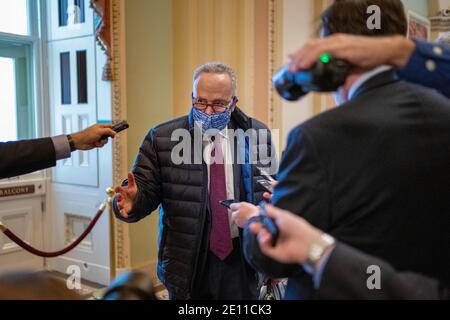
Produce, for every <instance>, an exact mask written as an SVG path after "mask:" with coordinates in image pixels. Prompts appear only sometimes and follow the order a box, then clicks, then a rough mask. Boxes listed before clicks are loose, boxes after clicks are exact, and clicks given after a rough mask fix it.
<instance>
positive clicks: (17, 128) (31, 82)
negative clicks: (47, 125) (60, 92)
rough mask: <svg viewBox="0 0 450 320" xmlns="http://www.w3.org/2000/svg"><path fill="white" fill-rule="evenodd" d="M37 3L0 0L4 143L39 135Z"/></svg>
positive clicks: (1, 129) (1, 131) (0, 125)
mask: <svg viewBox="0 0 450 320" xmlns="http://www.w3.org/2000/svg"><path fill="white" fill-rule="evenodd" d="M36 5H37V1H30V0H0V88H1V90H0V114H1V116H0V141H14V140H18V139H28V138H33V137H35V136H36V129H37V128H36V116H35V115H36V104H35V97H34V88H35V87H36V85H37V78H36V77H35V64H36V62H37V61H36V56H37V55H36V52H35V50H36V45H37V42H38V41H40V40H39V36H38V34H37V30H36V29H37V28H36V27H35V26H36V24H35V23H34V22H33V21H31V17H32V16H33V14H32V12H36V10H37V9H36V7H35V6H36Z"/></svg>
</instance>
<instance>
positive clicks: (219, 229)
mask: <svg viewBox="0 0 450 320" xmlns="http://www.w3.org/2000/svg"><path fill="white" fill-rule="evenodd" d="M212 140H213V141H214V148H213V150H212V152H211V164H210V167H209V174H210V177H209V179H210V182H209V201H210V207H211V220H212V223H211V236H210V243H209V246H210V249H211V251H212V252H213V253H214V254H215V255H216V256H217V257H218V258H219V259H220V260H221V261H223V260H225V259H226V258H227V257H228V256H229V255H230V253H231V251H233V242H232V240H231V231H230V222H229V218H228V209H227V208H226V207H224V206H222V205H221V204H220V203H219V201H221V200H227V188H226V180H225V165H224V159H223V153H222V148H221V145H220V138H216V139H214V138H213V139H212Z"/></svg>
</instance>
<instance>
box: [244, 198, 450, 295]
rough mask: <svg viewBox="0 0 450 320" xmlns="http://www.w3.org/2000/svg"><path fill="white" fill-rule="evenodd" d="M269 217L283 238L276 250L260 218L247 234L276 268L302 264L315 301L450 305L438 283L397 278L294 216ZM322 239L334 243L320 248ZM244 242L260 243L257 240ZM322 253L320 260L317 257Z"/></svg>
mask: <svg viewBox="0 0 450 320" xmlns="http://www.w3.org/2000/svg"><path fill="white" fill-rule="evenodd" d="M243 206H245V204H243ZM243 209H244V210H247V211H248V209H250V210H251V208H243ZM266 213H267V215H268V216H269V217H271V218H273V219H274V221H275V223H276V225H277V227H278V229H279V232H280V236H279V238H278V240H277V243H276V246H272V245H271V241H272V236H271V235H270V233H268V232H267V231H266V229H265V228H264V227H263V225H262V224H261V223H260V222H258V219H257V218H256V219H253V220H252V223H251V225H250V227H249V229H250V230H251V232H252V233H254V234H257V240H258V245H259V246H260V248H261V251H262V253H264V254H265V255H267V256H269V257H271V258H273V259H275V260H276V261H278V262H283V263H291V264H298V268H302V266H303V267H304V268H305V270H308V271H309V272H310V273H311V276H312V278H313V282H314V288H315V292H314V295H315V297H316V298H317V299H324V300H329V299H364V300H367V299H377V300H379V299H383V300H392V299H395V300H399V299H407V300H416V299H421V300H423V299H427V300H438V299H442V300H448V299H450V295H449V293H450V292H449V290H448V288H444V287H443V286H442V285H441V284H439V281H437V280H436V279H432V278H429V277H426V276H423V275H421V274H417V273H409V272H397V271H396V270H395V269H394V268H393V267H392V266H391V265H390V264H389V263H387V262H386V261H383V260H381V259H379V258H375V257H373V256H370V255H367V254H365V253H362V252H361V251H359V250H356V249H354V248H352V247H349V246H347V245H345V244H344V243H341V242H339V241H335V240H334V239H332V238H331V237H330V236H329V235H326V234H324V233H323V231H321V230H319V229H317V228H315V227H313V226H312V225H311V224H309V223H308V222H307V221H306V220H304V219H303V218H301V217H299V216H297V215H294V214H293V213H291V212H288V211H284V210H281V209H278V208H275V207H272V206H270V205H267V206H266ZM323 237H328V238H331V239H332V240H331V241H330V242H329V243H327V244H326V245H325V246H324V247H321V241H322V238H323ZM246 239H247V240H249V241H255V240H256V238H254V237H246ZM320 250H322V254H319V256H318V258H317V257H315V256H317V252H318V251H320ZM250 254H251V253H250ZM313 260H316V261H315V262H312V261H313ZM372 272H373V273H372ZM375 272H378V274H376V273H375Z"/></svg>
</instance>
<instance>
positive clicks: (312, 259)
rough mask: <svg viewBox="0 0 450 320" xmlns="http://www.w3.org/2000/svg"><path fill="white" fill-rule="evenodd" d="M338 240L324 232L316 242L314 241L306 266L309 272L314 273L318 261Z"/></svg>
mask: <svg viewBox="0 0 450 320" xmlns="http://www.w3.org/2000/svg"><path fill="white" fill-rule="evenodd" d="M335 244H336V241H335V240H334V238H333V237H332V236H330V235H328V234H326V233H323V234H322V235H321V236H320V238H319V239H317V241H316V242H314V243H313V244H312V245H311V247H310V249H309V253H308V258H307V260H306V263H305V264H304V267H305V269H306V271H307V272H308V273H311V274H312V273H314V270H315V268H316V266H317V263H318V262H319V261H320V259H321V258H322V257H323V255H324V254H325V252H326V251H327V249H329V248H330V247H332V246H334V245H335Z"/></svg>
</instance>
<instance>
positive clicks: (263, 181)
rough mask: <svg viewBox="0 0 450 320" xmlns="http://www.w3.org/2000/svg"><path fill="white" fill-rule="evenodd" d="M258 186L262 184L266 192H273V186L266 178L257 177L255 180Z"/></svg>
mask: <svg viewBox="0 0 450 320" xmlns="http://www.w3.org/2000/svg"><path fill="white" fill-rule="evenodd" d="M256 182H257V183H258V184H259V185H260V186H262V187H263V188H264V190H266V191H267V192H269V193H270V194H273V190H274V188H273V186H272V184H271V183H270V182H269V181H267V180H266V179H259V180H257V181H256Z"/></svg>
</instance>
